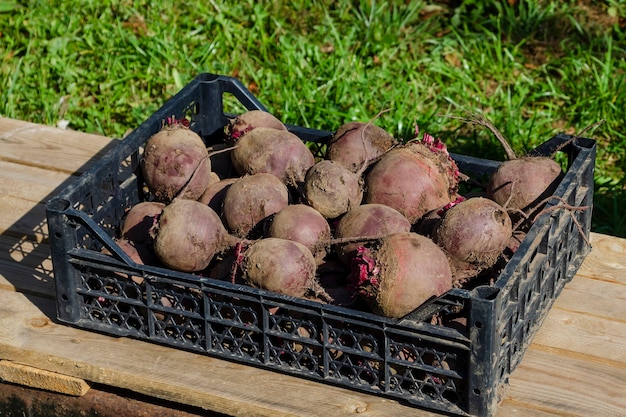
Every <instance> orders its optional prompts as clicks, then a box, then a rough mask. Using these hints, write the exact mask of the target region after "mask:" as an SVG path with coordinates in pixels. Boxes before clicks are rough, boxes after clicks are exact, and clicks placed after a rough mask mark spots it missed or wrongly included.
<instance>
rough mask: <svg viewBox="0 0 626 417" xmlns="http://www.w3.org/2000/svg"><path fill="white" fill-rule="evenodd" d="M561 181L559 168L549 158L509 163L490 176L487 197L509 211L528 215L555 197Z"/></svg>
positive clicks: (530, 157) (524, 159)
mask: <svg viewBox="0 0 626 417" xmlns="http://www.w3.org/2000/svg"><path fill="white" fill-rule="evenodd" d="M562 178H563V171H562V170H561V166H560V165H559V164H558V163H557V162H556V161H554V160H553V159H550V158H548V157H541V156H525V157H522V158H516V159H510V160H507V161H504V162H502V163H501V164H500V165H499V166H498V169H496V171H495V172H494V173H493V174H492V175H491V178H490V180H489V183H488V185H487V195H488V197H489V198H491V199H492V200H494V201H495V202H497V203H498V204H500V205H502V206H506V208H507V209H510V210H511V211H516V210H521V211H528V210H529V209H532V208H534V206H535V205H537V204H539V203H540V202H541V201H543V200H544V199H545V198H547V197H549V196H551V195H552V194H554V191H556V188H557V187H558V185H559V183H560V182H561V179H562Z"/></svg>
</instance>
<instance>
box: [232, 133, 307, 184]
mask: <svg viewBox="0 0 626 417" xmlns="http://www.w3.org/2000/svg"><path fill="white" fill-rule="evenodd" d="M231 159H232V162H233V166H234V167H235V170H236V171H237V173H238V174H239V175H246V174H258V173H269V174H273V175H275V176H276V177H278V178H279V179H280V180H281V181H283V182H284V183H285V184H287V185H297V184H299V183H301V182H302V181H304V176H305V174H306V172H307V170H308V169H309V168H310V167H312V166H313V164H315V157H314V156H313V153H312V152H311V150H310V149H309V148H307V146H306V145H305V144H304V142H302V140H300V138H299V137H298V136H296V135H295V134H293V133H291V132H289V131H287V130H279V129H272V128H266V127H257V128H254V129H252V130H250V131H249V132H247V133H246V134H245V135H243V136H241V137H240V138H239V140H238V141H237V146H236V147H235V148H234V149H233V151H232V152H231Z"/></svg>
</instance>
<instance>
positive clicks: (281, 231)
mask: <svg viewBox="0 0 626 417" xmlns="http://www.w3.org/2000/svg"><path fill="white" fill-rule="evenodd" d="M267 235H268V237H278V238H282V239H289V240H294V241H296V242H299V243H302V244H303V245H304V246H306V247H307V248H308V249H309V250H310V251H311V253H312V254H313V256H314V257H315V259H316V261H317V262H318V263H320V262H321V261H322V259H324V257H325V256H326V254H327V249H328V248H327V246H328V242H329V241H330V225H329V224H328V221H326V219H325V218H324V216H322V215H321V214H320V212H318V211H317V210H315V209H314V208H313V207H310V206H307V205H305V204H292V205H288V206H287V207H285V208H283V209H282V210H281V211H279V212H278V213H276V214H275V215H274V216H273V218H272V221H271V224H270V226H269V229H268V233H267Z"/></svg>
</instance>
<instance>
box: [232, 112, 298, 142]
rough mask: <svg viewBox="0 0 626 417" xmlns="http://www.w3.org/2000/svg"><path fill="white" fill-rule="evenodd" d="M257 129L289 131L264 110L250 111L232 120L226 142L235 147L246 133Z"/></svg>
mask: <svg viewBox="0 0 626 417" xmlns="http://www.w3.org/2000/svg"><path fill="white" fill-rule="evenodd" d="M256 127H270V128H272V129H279V130H287V128H286V127H285V125H284V124H283V122H281V121H280V120H279V119H278V118H276V116H274V115H272V114H271V113H268V112H266V111H262V110H249V111H247V112H244V113H242V114H240V115H238V116H236V117H235V118H233V119H231V120H230V121H229V122H228V125H227V126H226V141H227V143H228V144H229V146H230V145H234V144H235V143H236V142H237V141H238V140H239V138H241V136H242V135H244V134H245V133H247V132H249V131H251V130H252V129H254V128H256Z"/></svg>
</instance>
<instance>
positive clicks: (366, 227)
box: [335, 204, 411, 265]
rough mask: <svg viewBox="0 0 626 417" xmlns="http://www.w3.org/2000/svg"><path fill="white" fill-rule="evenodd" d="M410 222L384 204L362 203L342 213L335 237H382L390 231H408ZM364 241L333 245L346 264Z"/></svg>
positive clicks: (348, 263)
mask: <svg viewBox="0 0 626 417" xmlns="http://www.w3.org/2000/svg"><path fill="white" fill-rule="evenodd" d="M410 230H411V223H409V220H408V219H407V218H406V217H404V215H402V214H401V213H400V212H399V211H398V210H396V209H394V208H391V207H389V206H386V205H384V204H363V205H360V206H358V207H355V208H354V209H352V210H350V211H348V212H347V213H346V214H345V215H343V216H342V217H341V218H340V219H339V222H338V223H337V226H336V228H335V237H336V238H337V239H339V240H341V239H344V238H358V237H382V236H386V235H388V234H391V233H397V232H409V231H410ZM363 244H364V242H359V241H354V242H350V243H340V244H336V245H335V250H336V252H337V255H338V256H339V259H341V261H342V262H343V263H345V264H346V265H350V262H351V260H352V258H353V257H354V255H355V254H356V250H357V248H358V247H359V246H362V245H363Z"/></svg>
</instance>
